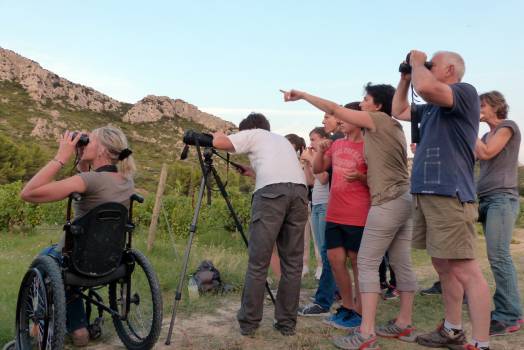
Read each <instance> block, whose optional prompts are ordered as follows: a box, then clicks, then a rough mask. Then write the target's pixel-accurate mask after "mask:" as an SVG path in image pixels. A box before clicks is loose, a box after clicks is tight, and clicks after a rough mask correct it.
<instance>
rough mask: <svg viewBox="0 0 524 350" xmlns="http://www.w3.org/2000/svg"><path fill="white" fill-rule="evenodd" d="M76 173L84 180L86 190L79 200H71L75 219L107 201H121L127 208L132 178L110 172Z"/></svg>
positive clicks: (133, 186) (132, 187) (132, 186)
mask: <svg viewBox="0 0 524 350" xmlns="http://www.w3.org/2000/svg"><path fill="white" fill-rule="evenodd" d="M78 175H79V176H80V177H81V178H82V180H84V182H85V184H86V191H85V192H84V193H82V200H81V201H79V202H73V203H74V204H73V209H74V212H75V219H76V218H79V217H81V216H83V215H85V214H86V213H87V212H88V211H89V210H91V209H93V208H94V207H96V206H98V205H100V204H103V203H107V202H116V203H121V204H123V205H125V206H126V207H127V208H128V209H129V198H130V197H131V195H132V194H133V192H134V190H135V183H134V181H133V180H132V179H125V178H121V177H120V176H115V173H110V172H99V173H98V172H95V171H88V172H84V173H80V174H78Z"/></svg>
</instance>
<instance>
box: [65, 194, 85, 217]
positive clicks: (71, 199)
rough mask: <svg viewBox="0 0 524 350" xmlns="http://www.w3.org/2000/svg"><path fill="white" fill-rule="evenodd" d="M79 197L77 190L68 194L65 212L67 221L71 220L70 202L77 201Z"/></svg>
mask: <svg viewBox="0 0 524 350" xmlns="http://www.w3.org/2000/svg"><path fill="white" fill-rule="evenodd" d="M81 199H82V195H81V194H80V193H78V192H72V193H71V194H70V195H69V200H68V201H67V214H66V220H67V223H70V222H71V203H72V202H73V200H75V201H77V202H78V201H79V200H81Z"/></svg>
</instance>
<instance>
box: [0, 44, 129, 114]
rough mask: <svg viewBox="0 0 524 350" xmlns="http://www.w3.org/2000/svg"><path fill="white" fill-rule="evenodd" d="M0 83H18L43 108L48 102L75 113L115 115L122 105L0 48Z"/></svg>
mask: <svg viewBox="0 0 524 350" xmlns="http://www.w3.org/2000/svg"><path fill="white" fill-rule="evenodd" d="M0 80H10V81H14V82H17V83H19V84H20V85H22V87H24V89H25V90H26V91H27V92H28V93H29V95H30V96H31V98H32V99H34V100H35V101H37V102H39V103H41V104H45V103H46V102H47V101H48V100H50V101H52V102H54V103H57V104H59V105H62V106H64V107H71V108H74V109H88V110H91V111H94V112H99V113H100V112H107V111H117V110H118V109H120V108H121V107H122V103H121V102H119V101H117V100H115V99H112V98H111V97H109V96H106V95H104V94H102V93H100V92H98V91H96V90H94V89H93V88H90V87H87V86H83V85H80V84H75V83H72V82H70V81H69V80H67V79H64V78H61V77H59V76H58V75H56V74H54V73H53V72H50V71H48V70H46V69H44V68H42V67H41V66H40V65H39V64H38V63H37V62H35V61H31V60H30V59H27V58H25V57H23V56H20V55H18V54H17V53H15V52H13V51H10V50H6V49H3V48H0Z"/></svg>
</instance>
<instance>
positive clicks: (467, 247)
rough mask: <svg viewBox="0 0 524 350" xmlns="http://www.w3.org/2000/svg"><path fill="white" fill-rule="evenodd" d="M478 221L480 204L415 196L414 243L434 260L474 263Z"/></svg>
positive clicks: (422, 195)
mask: <svg viewBox="0 0 524 350" xmlns="http://www.w3.org/2000/svg"><path fill="white" fill-rule="evenodd" d="M477 219H478V206H477V203H461V202H460V201H459V200H458V198H455V197H446V196H437V195H424V194H415V195H413V241H412V245H413V247H414V248H417V249H427V251H428V254H429V255H430V256H431V257H433V258H440V259H474V258H475V245H476V244H475V242H476V240H477V230H476V227H475V222H476V221H477Z"/></svg>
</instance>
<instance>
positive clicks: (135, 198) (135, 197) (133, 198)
mask: <svg viewBox="0 0 524 350" xmlns="http://www.w3.org/2000/svg"><path fill="white" fill-rule="evenodd" d="M130 200H131V202H133V201H135V202H138V203H144V197H142V196H141V195H139V194H137V193H133V195H132V196H131V198H130Z"/></svg>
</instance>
